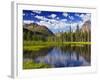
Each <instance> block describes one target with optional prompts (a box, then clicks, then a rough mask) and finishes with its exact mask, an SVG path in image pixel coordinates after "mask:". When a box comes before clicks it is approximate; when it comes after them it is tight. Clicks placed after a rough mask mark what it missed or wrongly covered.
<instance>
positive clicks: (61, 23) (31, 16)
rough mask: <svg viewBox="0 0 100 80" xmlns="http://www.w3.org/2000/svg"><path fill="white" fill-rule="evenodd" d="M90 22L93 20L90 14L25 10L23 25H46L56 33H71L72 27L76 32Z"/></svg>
mask: <svg viewBox="0 0 100 80" xmlns="http://www.w3.org/2000/svg"><path fill="white" fill-rule="evenodd" d="M88 20H91V14H90V13H77V12H67V11H66V12H53V11H34V10H23V23H25V24H30V23H37V24H39V25H45V26H47V27H48V28H49V29H50V30H51V31H53V32H54V33H57V32H59V31H63V32H66V31H69V27H70V26H71V28H72V30H73V31H74V30H75V29H76V26H77V25H79V27H80V28H81V26H82V25H83V24H84V22H85V21H88Z"/></svg>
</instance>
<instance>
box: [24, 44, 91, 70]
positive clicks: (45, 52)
mask: <svg viewBox="0 0 100 80" xmlns="http://www.w3.org/2000/svg"><path fill="white" fill-rule="evenodd" d="M23 56H24V59H23V60H24V61H29V60H32V61H34V62H35V63H37V64H38V63H45V64H48V65H50V68H59V67H78V66H90V65H91V45H67V46H53V47H47V48H44V49H42V50H39V51H24V54H23Z"/></svg>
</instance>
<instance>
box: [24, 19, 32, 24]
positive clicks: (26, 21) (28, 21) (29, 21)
mask: <svg viewBox="0 0 100 80" xmlns="http://www.w3.org/2000/svg"><path fill="white" fill-rule="evenodd" d="M23 23H24V24H30V23H34V21H33V20H24V21H23Z"/></svg>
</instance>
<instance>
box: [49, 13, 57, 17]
mask: <svg viewBox="0 0 100 80" xmlns="http://www.w3.org/2000/svg"><path fill="white" fill-rule="evenodd" d="M56 16H57V15H56V14H51V15H50V16H49V17H51V18H55V17H56Z"/></svg>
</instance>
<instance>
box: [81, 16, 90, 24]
mask: <svg viewBox="0 0 100 80" xmlns="http://www.w3.org/2000/svg"><path fill="white" fill-rule="evenodd" d="M80 17H81V18H82V20H83V22H85V21H88V20H90V19H91V14H81V15H80Z"/></svg>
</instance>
